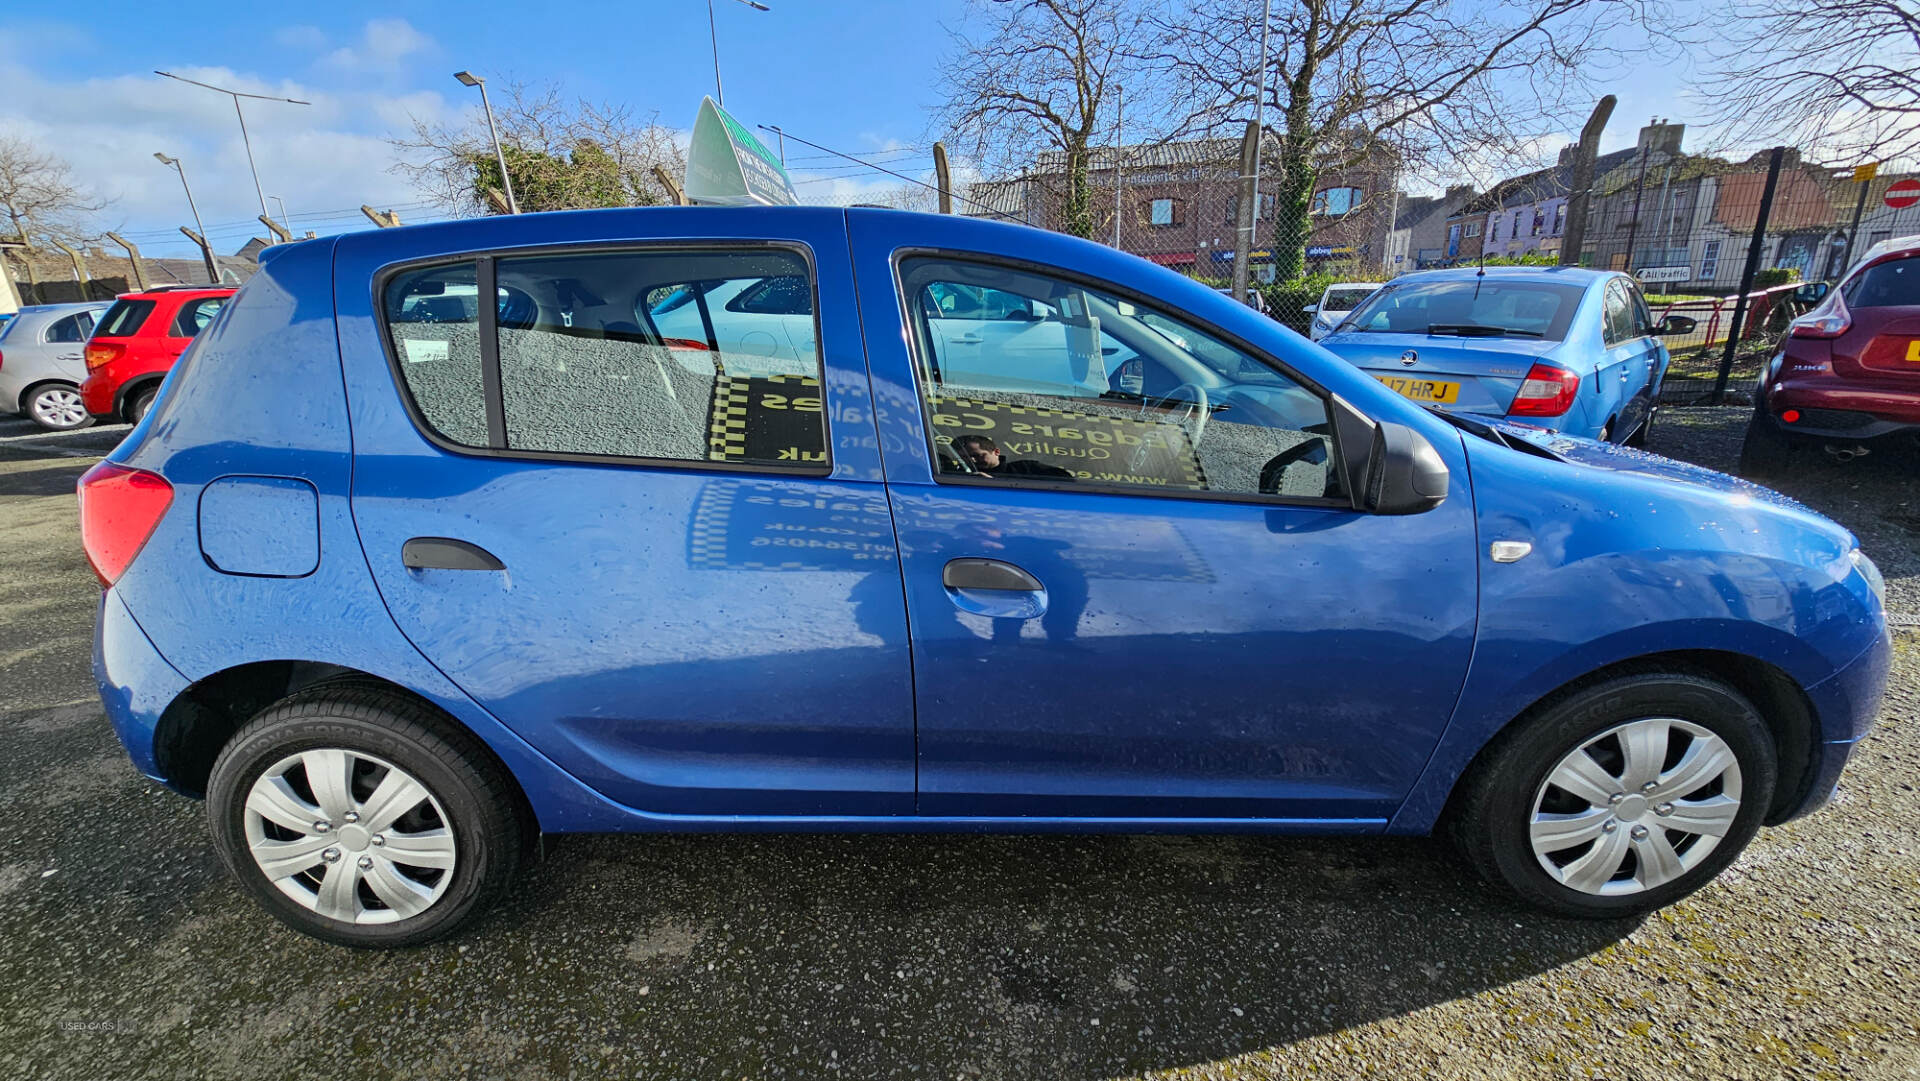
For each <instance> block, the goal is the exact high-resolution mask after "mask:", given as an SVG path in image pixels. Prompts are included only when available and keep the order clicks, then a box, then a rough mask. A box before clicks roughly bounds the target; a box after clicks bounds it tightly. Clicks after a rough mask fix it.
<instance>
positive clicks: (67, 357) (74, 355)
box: [60, 353, 84, 360]
mask: <svg viewBox="0 0 1920 1081" xmlns="http://www.w3.org/2000/svg"><path fill="white" fill-rule="evenodd" d="M60 359H61V360H81V359H84V358H83V357H82V356H81V355H80V354H79V353H61V354H60Z"/></svg>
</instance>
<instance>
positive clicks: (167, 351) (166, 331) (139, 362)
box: [80, 286, 234, 419]
mask: <svg viewBox="0 0 1920 1081" xmlns="http://www.w3.org/2000/svg"><path fill="white" fill-rule="evenodd" d="M233 295H234V290H233V288H231V287H229V286H208V287H204V288H192V289H164V290H153V291H148V292H134V293H123V294H121V295H120V298H119V299H120V300H149V301H152V302H153V310H152V311H150V312H148V313H147V316H146V318H145V319H143V320H142V321H141V323H140V326H139V327H138V328H137V329H136V330H135V331H134V332H133V333H131V334H112V335H109V334H102V333H100V332H99V330H98V329H96V331H95V333H94V334H93V336H92V337H90V338H88V339H87V344H88V345H89V346H93V345H114V346H119V347H120V348H121V350H122V351H121V353H120V354H119V355H118V356H117V357H115V358H114V359H112V360H111V361H109V362H107V363H106V364H103V365H101V366H100V367H98V368H93V369H90V370H89V371H88V372H87V377H86V380H85V382H83V383H81V385H80V396H81V399H82V400H83V401H85V402H86V406H87V411H88V412H90V413H92V414H93V415H94V416H97V417H111V418H114V419H119V417H120V415H121V412H122V410H123V409H124V408H125V407H126V404H127V402H128V401H129V399H130V397H131V396H132V394H133V393H134V392H137V391H140V390H144V389H145V388H147V387H149V386H152V385H155V384H156V383H158V382H159V381H160V380H161V378H162V377H164V376H165V375H166V374H167V372H168V371H170V370H171V369H172V368H173V366H174V364H175V363H177V362H178V361H179V359H180V356H181V354H182V353H185V352H186V350H187V347H188V346H189V345H191V344H192V343H193V341H194V338H195V337H196V336H195V335H192V334H181V333H179V332H178V322H179V319H180V315H181V311H182V309H184V308H185V307H186V306H188V305H190V304H195V303H197V302H199V301H203V300H210V299H218V300H220V301H222V306H223V307H224V302H225V301H226V300H227V299H229V298H231V297H232V296H233ZM216 318H217V316H216ZM116 329H117V328H116Z"/></svg>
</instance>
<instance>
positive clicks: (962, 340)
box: [947, 334, 986, 345]
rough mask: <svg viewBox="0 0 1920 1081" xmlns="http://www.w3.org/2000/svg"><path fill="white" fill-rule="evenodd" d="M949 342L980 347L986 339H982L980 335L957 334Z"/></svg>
mask: <svg viewBox="0 0 1920 1081" xmlns="http://www.w3.org/2000/svg"><path fill="white" fill-rule="evenodd" d="M947 340H948V341H950V342H953V343H954V344H956V345H979V344H980V343H981V342H984V341H986V339H985V338H982V337H981V336H980V335H978V334H955V335H953V336H952V337H950V338H948V339H947Z"/></svg>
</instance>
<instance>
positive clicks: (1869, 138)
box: [1705, 0, 1920, 165]
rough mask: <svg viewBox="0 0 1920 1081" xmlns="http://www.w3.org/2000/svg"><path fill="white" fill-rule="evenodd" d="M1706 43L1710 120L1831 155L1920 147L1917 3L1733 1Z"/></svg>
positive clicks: (1862, 157)
mask: <svg viewBox="0 0 1920 1081" xmlns="http://www.w3.org/2000/svg"><path fill="white" fill-rule="evenodd" d="M1721 24H1722V25H1723V26H1724V32H1723V33H1721V34H1720V35H1718V36H1716V37H1715V38H1714V39H1713V40H1712V41H1711V42H1709V43H1708V44H1709V49H1710V55H1711V56H1712V60H1711V62H1710V64H1709V67H1710V69H1711V71H1712V74H1711V76H1710V78H1709V80H1708V82H1707V85H1706V87H1705V94H1706V97H1707V99H1708V101H1709V103H1710V105H1711V107H1712V109H1713V112H1714V114H1715V119H1717V120H1719V121H1720V122H1721V123H1723V124H1725V125H1726V126H1727V127H1728V129H1729V130H1730V133H1731V134H1732V135H1733V137H1734V138H1736V139H1739V140H1742V141H1745V142H1747V143H1750V144H1758V145H1766V144H1795V145H1800V146H1802V147H1803V149H1804V150H1805V152H1806V153H1807V154H1808V156H1810V157H1815V158H1819V159H1822V160H1826V161H1829V162H1831V163H1834V164H1847V165H1852V164H1858V163H1860V162H1863V161H1888V160H1893V159H1900V158H1908V159H1910V158H1913V157H1914V156H1916V155H1920V3H1915V0H1739V2H1736V3H1735V4H1734V5H1733V7H1732V9H1731V10H1729V11H1727V12H1726V13H1725V16H1724V17H1723V19H1722V20H1721Z"/></svg>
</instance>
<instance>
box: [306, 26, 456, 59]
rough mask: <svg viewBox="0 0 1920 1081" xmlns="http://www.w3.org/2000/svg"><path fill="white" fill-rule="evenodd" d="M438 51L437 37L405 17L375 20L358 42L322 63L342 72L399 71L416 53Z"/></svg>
mask: <svg viewBox="0 0 1920 1081" xmlns="http://www.w3.org/2000/svg"><path fill="white" fill-rule="evenodd" d="M437 51H438V48H437V47H436V46H435V45H434V42H433V39H432V38H430V37H428V36H427V35H425V34H423V33H421V32H420V31H418V30H416V29H414V27H413V24H412V23H410V22H408V21H407V20H405V19H371V20H368V22H367V25H366V26H365V27H364V28H363V29H362V30H361V32H360V41H359V42H358V43H356V44H353V45H347V46H342V47H341V48H338V49H335V50H334V51H333V52H330V53H328V54H327V55H326V57H325V58H323V59H322V60H321V61H320V63H321V64H322V65H323V66H325V67H329V68H336V69H338V70H341V71H362V72H369V71H370V72H395V71H398V70H400V68H401V67H402V66H403V65H404V62H405V61H406V60H407V58H408V57H411V56H413V55H414V54H415V53H429V52H437Z"/></svg>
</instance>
